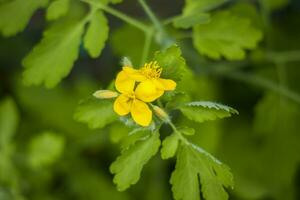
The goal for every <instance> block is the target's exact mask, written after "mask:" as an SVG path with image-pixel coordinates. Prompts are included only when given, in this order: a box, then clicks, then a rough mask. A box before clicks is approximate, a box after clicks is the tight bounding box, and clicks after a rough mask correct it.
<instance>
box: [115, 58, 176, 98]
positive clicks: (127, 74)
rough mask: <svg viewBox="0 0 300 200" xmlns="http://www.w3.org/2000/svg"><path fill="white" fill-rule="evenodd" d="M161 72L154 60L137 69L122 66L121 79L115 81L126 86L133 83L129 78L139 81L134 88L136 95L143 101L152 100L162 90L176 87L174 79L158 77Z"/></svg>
mask: <svg viewBox="0 0 300 200" xmlns="http://www.w3.org/2000/svg"><path fill="white" fill-rule="evenodd" d="M161 72H162V68H161V67H160V66H159V65H158V63H157V62H156V61H153V62H150V63H146V64H145V65H144V66H143V67H142V68H141V69H138V70H136V69H133V68H132V67H128V66H124V67H123V71H122V74H123V76H122V79H117V80H116V83H118V84H119V85H123V86H124V87H126V86H131V85H130V84H135V83H134V82H132V81H130V79H132V80H134V81H137V82H140V84H139V85H138V86H137V87H136V90H135V95H136V97H137V98H138V99H140V100H142V101H144V102H152V101H154V100H155V99H157V98H159V97H160V96H162V95H163V94H164V91H170V90H174V89H175V87H176V82H175V81H173V80H171V79H163V78H160V75H161ZM125 85H126V86H125Z"/></svg>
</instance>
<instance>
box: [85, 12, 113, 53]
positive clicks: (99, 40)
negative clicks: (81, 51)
mask: <svg viewBox="0 0 300 200" xmlns="http://www.w3.org/2000/svg"><path fill="white" fill-rule="evenodd" d="M108 31H109V26H108V22H107V19H106V17H105V16H104V14H103V12H102V11H100V10H98V11H96V12H94V14H93V15H92V19H91V20H90V23H89V26H88V29H87V32H86V34H85V36H84V40H83V42H84V48H85V49H86V50H87V52H88V53H89V54H90V56H91V57H92V58H97V57H98V56H99V55H100V54H101V51H102V49H103V48H104V45H105V42H106V40H107V38H108Z"/></svg>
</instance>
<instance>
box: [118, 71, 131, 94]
mask: <svg viewBox="0 0 300 200" xmlns="http://www.w3.org/2000/svg"><path fill="white" fill-rule="evenodd" d="M134 85H135V81H134V80H133V79H131V78H130V77H129V76H128V75H127V74H126V73H125V72H124V71H121V72H119V73H118V75H117V78H116V81H115V86H116V89H117V90H118V91H119V92H121V93H123V94H124V93H125V94H126V93H131V92H133V89H134Z"/></svg>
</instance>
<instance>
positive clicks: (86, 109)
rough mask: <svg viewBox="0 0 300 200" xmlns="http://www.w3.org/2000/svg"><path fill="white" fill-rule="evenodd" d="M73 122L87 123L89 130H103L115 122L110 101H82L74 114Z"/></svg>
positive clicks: (91, 99)
mask: <svg viewBox="0 0 300 200" xmlns="http://www.w3.org/2000/svg"><path fill="white" fill-rule="evenodd" d="M74 118H75V120H77V121H79V122H84V123H87V124H88V126H89V127H90V128H91V129H95V128H103V127H104V126H106V125H107V124H110V123H112V122H114V121H115V120H117V115H116V114H115V112H114V110H113V102H112V101H111V100H105V99H103V100H100V99H96V98H88V99H86V100H84V101H82V102H81V103H80V104H79V105H78V107H77V109H76V111H75V114H74Z"/></svg>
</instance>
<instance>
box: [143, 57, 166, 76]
mask: <svg viewBox="0 0 300 200" xmlns="http://www.w3.org/2000/svg"><path fill="white" fill-rule="evenodd" d="M140 70H141V73H142V74H143V75H144V76H146V77H147V78H149V79H151V78H159V77H160V74H161V71H162V68H161V67H160V66H159V65H158V63H157V62H156V61H151V62H149V63H146V64H145V65H144V66H143V67H142V68H141V69H140Z"/></svg>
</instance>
